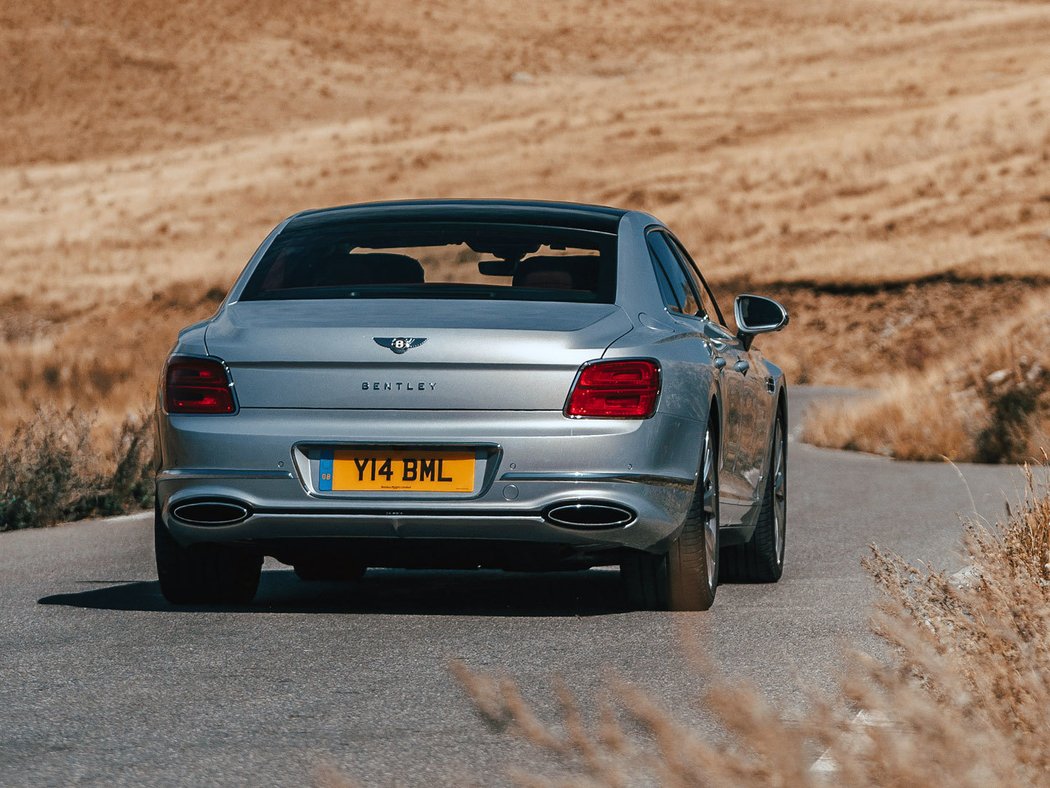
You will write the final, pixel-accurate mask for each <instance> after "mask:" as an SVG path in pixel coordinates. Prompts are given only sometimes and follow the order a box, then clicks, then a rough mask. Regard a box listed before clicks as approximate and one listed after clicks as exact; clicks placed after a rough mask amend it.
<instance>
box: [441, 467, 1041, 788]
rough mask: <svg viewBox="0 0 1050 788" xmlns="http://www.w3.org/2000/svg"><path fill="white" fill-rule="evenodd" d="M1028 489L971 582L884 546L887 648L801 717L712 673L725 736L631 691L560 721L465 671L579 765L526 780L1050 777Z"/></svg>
mask: <svg viewBox="0 0 1050 788" xmlns="http://www.w3.org/2000/svg"><path fill="white" fill-rule="evenodd" d="M1029 482H1030V484H1029V496H1028V497H1027V498H1026V500H1025V501H1024V502H1023V504H1022V505H1021V506H1020V507H1019V508H1018V509H1017V510H1016V511H1014V512H1013V513H1012V514H1011V515H1010V516H1009V517H1008V519H1007V521H1006V522H1004V523H1002V524H1000V525H997V526H995V527H993V528H985V527H984V526H981V525H979V524H972V525H971V526H970V527H969V529H968V532H967V536H966V542H965V543H966V551H967V554H968V556H969V559H970V561H971V562H972V569H971V570H970V572H969V573H968V574H969V577H968V579H967V580H966V581H965V582H960V581H958V580H957V579H955V578H953V577H952V576H949V575H948V574H947V573H945V572H942V571H938V570H935V569H932V568H930V567H927V566H920V567H916V566H912V565H910V564H908V563H906V562H905V561H903V560H902V559H900V558H898V557H895V556H892V555H886V554H883V553H881V552H879V551H878V550H877V549H873V552H872V556H871V558H870V559H869V560H868V561H867V562H866V563H867V567H868V569H869V571H870V572H871V575H872V576H873V578H874V579H875V582H876V583H877V584H878V586H879V587H880V588H881V589H882V592H883V593H882V601H881V603H880V604H879V607H878V612H877V614H876V616H875V618H874V623H873V628H874V631H875V632H876V633H877V634H878V635H879V636H881V638H882V639H883V640H884V641H885V643H886V644H887V645H888V649H887V650H886V652H885V653H884V654H883V655H882V656H877V657H876V656H871V655H863V654H861V655H857V657H856V659H855V660H854V667H853V669H852V670H851V672H850V673H849V674H848V675H847V676H845V677H844V678H843V679H842V682H841V693H840V695H839V696H838V697H836V698H833V699H830V700H823V701H822V700H815V701H814V702H813V703H812V704H811V708H810V710H809V711H807V712H806V713H805V714H804V715H803V716H802V718H801V719H796V720H789V719H786V718H784V717H783V716H782V715H781V714H779V713H778V712H777V710H775V709H774V708H772V707H770V706H769V704H767V703H766V702H765V701H763V700H762V699H761V697H760V695H759V694H758V692H757V690H754V689H741V688H740V685H739V683H737V682H732V683H730V682H729V681H728V680H726V679H720V678H718V677H717V676H710V675H709V676H707V678H708V679H709V680H708V681H707V682H705V684H707V686H708V687H709V688H708V689H707V690H705V692H704V693H703V697H702V698H701V700H702V702H703V704H704V706H705V707H706V708H708V709H710V710H711V711H712V713H714V714H715V715H716V716H717V718H718V719H719V720H720V722H721V724H722V728H723V731H722V733H723V734H724V735H723V736H721V737H713V736H712V732H711V731H699V730H694V729H691V728H690V727H688V726H686V725H683V724H682V723H680V722H678V721H677V720H676V719H675V718H674V717H673V716H672V715H671V714H669V713H668V712H667V711H665V710H664V709H662V708H660V707H659V706H658V705H657V704H656V703H654V702H653V701H652V700H650V699H649V698H648V697H647V696H646V695H645V694H644V693H643V692H641V691H640V690H638V689H636V688H634V687H631V686H629V685H625V684H617V685H616V687H615V688H614V689H615V695H616V702H615V704H614V705H611V706H605V707H602V708H601V709H600V711H599V712H598V714H597V716H596V717H595V716H594V715H591V714H588V713H585V712H584V710H583V707H582V705H581V704H580V702H579V701H578V700H577V699H576V698H574V697H572V695H571V694H570V693H569V692H568V691H567V690H565V689H564V688H562V689H560V690H559V693H558V695H559V700H560V702H561V709H562V714H561V718H560V719H559V720H557V721H556V722H548V721H545V720H541V719H539V718H537V716H536V715H535V714H534V713H533V711H532V710H531V709H530V708H529V706H528V704H526V702H525V701H524V700H523V699H522V697H521V695H520V693H519V692H518V689H517V686H516V684H515V683H514V682H513V680H511V679H509V678H505V677H503V678H501V677H494V676H489V675H480V674H476V673H474V672H472V671H470V670H469V669H468V668H467V667H466V666H464V665H463V664H461V663H457V664H455V665H454V666H453V671H454V673H455V674H456V675H457V677H458V678H459V679H460V681H461V682H462V683H463V685H464V687H465V688H466V690H467V692H468V693H469V694H470V696H471V697H472V698H473V700H474V702H475V704H476V706H477V708H478V711H479V712H480V713H481V715H482V717H483V718H484V719H485V720H486V721H488V722H489V723H490V724H491V725H494V726H495V727H496V728H498V729H500V730H509V731H511V732H512V733H513V734H515V735H518V736H521V737H524V738H525V739H527V740H528V741H530V742H531V743H533V744H534V745H536V746H537V747H538V748H540V749H541V750H543V751H545V752H547V753H549V754H553V755H556V756H558V757H559V758H560V759H561V760H562V762H563V763H564V764H565V772H564V774H563V776H562V777H560V778H556V779H552V778H549V777H542V778H541V777H539V776H537V775H535V774H533V773H532V772H530V771H528V770H521V771H518V772H515V773H514V774H513V776H514V777H515V778H516V779H517V781H518V782H519V783H521V784H523V785H578V786H593V785H612V786H626V785H652V784H657V785H668V786H691V785H712V786H721V785H725V786H788V785H790V786H822V785H827V784H828V783H827V782H826V776H825V775H823V774H818V773H816V772H814V771H812V770H811V768H810V766H811V764H812V763H813V762H814V759H815V756H816V755H817V754H819V753H821V752H822V751H825V750H826V751H827V755H828V757H829V758H830V759H831V760H832V761H833V762H834V764H835V765H836V767H837V770H836V774H835V776H834V779H833V783H834V784H839V785H851V786H886V785H894V786H920V785H953V786H973V787H974V788H978V787H980V788H984V787H985V786H988V785H996V786H1035V785H1045V783H1046V774H1047V773H1048V770H1050V492H1048V490H1047V488H1046V486H1045V484H1044V483H1042V482H1040V483H1039V484H1038V485H1037V484H1036V483H1035V481H1034V480H1033V479H1032V477H1031V476H1030V477H1029ZM859 712H862V714H859V716H858V713H859ZM858 719H859V720H867V721H868V723H869V724H858V722H857V720H858ZM719 738H721V740H722V741H721V742H720V743H715V742H717V741H718V739H719Z"/></svg>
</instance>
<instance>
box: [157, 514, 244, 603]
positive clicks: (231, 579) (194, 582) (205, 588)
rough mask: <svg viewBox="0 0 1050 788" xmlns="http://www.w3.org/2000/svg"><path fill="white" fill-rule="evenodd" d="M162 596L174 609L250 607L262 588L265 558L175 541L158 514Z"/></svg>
mask: <svg viewBox="0 0 1050 788" xmlns="http://www.w3.org/2000/svg"><path fill="white" fill-rule="evenodd" d="M153 535H154V545H155V548H156V554H157V578H158V579H159V580H160V592H161V593H162V594H163V595H164V598H165V599H167V600H168V601H169V602H171V603H172V604H173V605H192V604H247V603H248V602H251V601H252V598H253V597H254V596H255V592H256V591H257V590H258V588H259V576H260V573H261V571H262V556H261V555H255V554H252V553H249V552H247V551H245V550H242V549H237V548H235V547H230V546H227V545H191V546H190V547H182V546H181V545H180V544H179V543H178V542H176V541H175V539H174V537H172V535H171V533H169V531H168V528H167V526H165V525H164V522H163V521H162V520H161V517H160V512H159V511H157V512H156V514H155V517H154V525H153Z"/></svg>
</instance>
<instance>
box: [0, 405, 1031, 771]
mask: <svg viewBox="0 0 1050 788" xmlns="http://www.w3.org/2000/svg"><path fill="white" fill-rule="evenodd" d="M829 394H834V392H830V391H828V390H823V391H817V390H804V389H797V390H796V391H795V392H794V394H793V400H792V414H791V422H792V424H793V425H797V424H798V423H799V418H798V417H799V413H800V412H801V410H802V408H804V407H805V406H806V405H807V404H808V403H809V402H810V401H812V399H813V398H814V397H817V396H828V395H829ZM789 473H790V489H789V518H790V519H789V535H788V558H787V570H786V572H785V575H784V579H783V580H782V581H781V582H780V583H779V584H776V585H754V586H743V585H726V586H722V587H721V588H720V589H719V591H718V599H717V601H716V603H715V607H714V608H713V609H712V610H711V611H710V612H708V613H678V614H667V613H639V612H624V611H623V610H622V609H621V608H620V607H618V593H617V585H616V584H617V580H618V578H617V574H616V573H615V572H613V571H591V572H579V573H568V574H553V575H528V574H503V573H498V572H445V573H441V572H416V573H410V572H394V571H375V570H373V571H371V572H369V574H368V576H367V577H366V579H365V580H364V581H363V582H362V583H361V584H360V585H359V586H356V587H349V588H347V587H341V586H338V585H308V584H303V583H300V582H299V581H297V579H296V578H295V576H294V575H293V574H292V573H291V572H290V571H288V570H285V569H282V568H280V567H279V565H276V564H274V565H272V566H271V565H270V564H269V563H268V564H267V568H266V571H264V574H263V581H262V585H261V587H260V592H259V596H258V597H257V600H256V602H255V604H254V605H252V606H251V607H246V608H229V609H217V608H207V609H203V608H196V609H175V608H171V607H169V606H168V605H167V604H166V603H165V602H164V600H163V599H162V598H161V596H160V592H159V590H158V588H157V584H156V582H155V581H154V578H155V570H154V567H153V563H152V561H153V557H152V544H151V539H152V535H151V524H150V522H149V518H148V517H147V516H146V515H139V516H133V517H129V518H122V519H118V520H109V521H98V522H90V523H77V524H73V525H67V526H61V527H56V528H49V529H45V530H37V531H26V532H14V533H5V534H0V784H2V785H12V786H14V785H17V786H23V785H26V786H28V785H70V784H104V785H212V784H214V785H253V786H254V785H301V784H303V783H304V782H309V781H310V780H311V779H312V777H313V775H314V774H315V773H316V770H317V769H318V767H320V766H322V765H334V766H336V767H338V768H339V769H341V770H342V771H343V772H345V773H346V774H347V775H349V776H351V777H352V778H354V779H356V780H357V781H359V782H361V783H363V784H366V785H373V784H379V785H387V784H407V785H433V784H492V783H498V782H501V781H503V780H504V779H505V775H506V771H507V768H508V767H513V766H517V767H522V766H524V767H526V768H528V767H529V766H530V765H536V764H537V763H539V764H540V768H544V769H545V768H548V767H549V764H544V763H543V762H542V761H541V760H540V759H538V756H537V754H536V751H535V750H533V749H532V748H530V747H529V746H528V745H526V744H524V743H522V742H519V741H517V740H515V739H514V738H512V737H510V736H508V735H506V734H498V733H495V732H493V731H491V730H489V728H487V727H486V725H485V724H483V723H482V722H481V721H480V720H479V719H478V718H477V716H476V715H475V713H474V711H473V708H472V706H471V703H470V702H469V700H468V699H467V698H466V696H465V695H464V693H463V691H462V690H461V689H460V688H459V687H458V685H457V684H456V682H455V681H454V679H453V678H452V677H451V675H450V674H449V672H448V669H447V665H448V662H449V660H451V659H453V658H460V659H463V660H464V661H465V662H466V663H467V664H468V665H469V666H471V667H473V668H476V669H479V670H488V671H501V672H504V673H506V674H509V675H510V676H513V677H515V678H517V679H518V680H519V682H520V683H521V685H522V687H523V690H524V693H525V695H526V697H527V698H529V699H530V700H532V701H534V702H535V703H536V704H537V706H538V708H539V710H540V711H541V712H542V713H544V714H547V715H549V716H550V717H553V716H554V708H555V703H554V699H553V692H552V685H553V678H554V676H555V675H560V676H562V677H564V679H565V680H566V681H567V683H568V684H569V686H570V687H571V688H572V689H573V690H575V691H576V692H577V693H578V694H579V695H580V697H581V698H582V699H583V700H584V705H585V706H586V705H593V704H594V702H595V701H596V700H597V699H598V698H601V697H605V696H607V695H608V693H609V684H608V675H609V672H610V670H611V671H612V672H614V673H616V674H617V675H619V676H620V677H622V678H626V679H628V680H630V681H632V682H634V683H636V684H638V685H640V686H641V687H644V688H645V689H647V690H648V691H649V692H650V694H651V695H652V696H653V697H655V698H656V699H657V700H659V701H660V702H661V703H663V704H665V705H667V706H668V707H670V708H672V709H675V710H676V713H677V714H678V715H679V716H680V717H681V718H683V719H686V720H690V721H692V722H694V723H695V724H696V725H697V726H698V727H699V728H701V729H704V730H706V729H712V723H711V720H710V719H709V717H708V716H707V715H706V714H705V712H704V710H703V708H702V706H700V705H699V704H698V703H697V698H698V696H699V693H700V691H701V688H702V683H703V679H702V678H700V677H698V676H697V675H696V674H695V673H694V672H693V671H692V670H691V669H690V667H689V665H688V660H687V658H686V657H685V656H684V654H685V653H686V651H687V649H685V648H683V645H687V646H689V647H692V646H695V645H697V644H699V645H700V646H701V647H702V649H703V650H705V651H706V652H707V653H708V654H710V655H711V656H712V657H714V659H715V660H716V661H717V662H718V663H719V664H720V665H721V666H722V669H723V670H724V671H725V673H727V674H728V675H730V676H732V677H739V678H740V679H741V680H748V681H751V682H753V683H754V684H756V685H757V686H758V687H760V688H761V690H762V691H763V692H764V693H765V694H766V695H767V696H768V697H769V698H771V699H772V700H774V701H775V702H777V703H779V704H780V705H781V707H782V708H784V709H785V710H786V711H787V712H788V713H792V711H793V710H797V709H798V708H800V706H801V704H803V703H804V698H805V693H806V691H807V690H809V689H813V688H816V689H818V690H819V689H830V688H831V687H832V686H833V685H834V675H835V673H836V671H837V670H839V669H840V668H841V666H842V664H843V662H844V659H845V653H846V651H845V649H846V647H847V646H850V645H859V646H861V647H873V646H874V645H875V643H874V641H873V639H872V638H871V636H870V635H869V634H867V626H866V624H867V617H868V614H869V610H870V603H871V601H872V600H873V598H874V592H873V589H872V587H871V585H870V583H869V582H868V580H867V579H866V577H865V575H864V572H863V570H862V569H861V567H860V560H861V558H862V557H863V556H864V555H865V554H866V552H867V545H868V544H869V543H871V542H876V543H878V544H879V545H880V546H882V547H884V548H887V549H891V550H894V551H896V552H898V553H901V554H902V555H904V556H906V557H908V558H910V559H915V560H918V559H925V560H930V561H933V562H934V563H935V564H937V565H939V566H943V567H948V568H958V567H961V566H962V559H961V557H960V555H959V552H958V551H959V544H960V540H959V536H960V533H961V531H962V525H961V517H965V516H973V514H974V512H975V511H976V512H977V513H978V514H980V515H981V516H984V517H987V518H990V519H995V518H997V517H999V516H1000V515H1001V513H1002V512H1003V502H1004V500H1011V501H1013V500H1016V499H1017V497H1018V496H1019V494H1020V491H1021V489H1022V487H1023V480H1022V479H1021V476H1020V473H1019V472H1018V471H1017V470H1016V469H1010V468H1002V467H984V466H963V467H961V468H959V469H958V470H956V469H955V468H953V467H952V466H949V465H946V464H945V465H937V464H915V463H898V462H892V461H889V460H886V459H882V458H878V457H871V456H863V455H856V454H850V453H843V452H833V451H827V450H821V449H815V448H813V447H810V446H805V445H801V444H799V443H797V442H794V443H793V444H792V445H791V448H790V451H789ZM960 474H961V476H960Z"/></svg>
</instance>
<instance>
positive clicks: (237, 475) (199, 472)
mask: <svg viewBox="0 0 1050 788" xmlns="http://www.w3.org/2000/svg"><path fill="white" fill-rule="evenodd" d="M294 478H295V474H293V473H292V472H291V471H261V470H258V471H241V470H231V469H229V468H172V469H171V470H167V471H161V472H160V473H158V474H157V481H158V482H164V481H182V480H185V479H294Z"/></svg>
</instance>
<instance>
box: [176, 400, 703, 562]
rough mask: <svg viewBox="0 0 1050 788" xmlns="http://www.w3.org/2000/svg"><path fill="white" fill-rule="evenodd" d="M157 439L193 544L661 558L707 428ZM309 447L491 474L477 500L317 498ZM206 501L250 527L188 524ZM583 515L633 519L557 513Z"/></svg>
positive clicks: (359, 421) (345, 414)
mask: <svg viewBox="0 0 1050 788" xmlns="http://www.w3.org/2000/svg"><path fill="white" fill-rule="evenodd" d="M159 427H160V456H161V468H160V470H159V472H158V475H157V494H158V502H159V505H160V512H161V517H162V520H163V521H164V523H165V524H166V525H167V527H168V529H169V530H170V531H171V533H172V535H173V536H174V537H175V539H176V540H177V541H179V542H180V543H182V544H191V543H195V542H257V543H260V544H262V543H268V542H272V541H274V540H278V541H281V542H286V541H289V540H312V539H316V540H327V539H332V538H338V539H344V538H351V539H352V538H357V539H362V540H384V541H386V540H398V539H409V540H416V539H418V540H429V539H439V540H484V541H508V542H529V543H537V544H540V543H543V544H561V545H567V546H573V547H575V548H580V549H583V550H586V549H588V548H591V547H595V548H616V547H629V548H634V549H641V550H659V549H661V547H662V546H663V545H664V544H665V543H666V541H667V540H668V539H669V538H670V537H672V536H673V535H674V534H675V533H676V532H677V529H678V528H679V526H680V524H681V522H682V520H683V518H684V516H685V512H686V510H687V508H688V506H689V503H690V501H691V497H692V486H693V483H694V479H695V472H696V468H697V464H698V459H699V447H700V445H701V443H700V442H701V439H702V430H701V428H700V426H699V425H698V424H697V423H695V422H692V421H689V420H685V419H681V418H677V417H673V416H667V415H663V414H657V415H656V416H654V417H653V418H651V419H646V420H608V419H566V418H565V417H564V416H562V415H561V414H560V413H551V412H508V413H502V412H488V411H473V412H451V413H450V412H434V411H425V412H420V411H332V410H286V409H242V410H241V411H240V412H239V413H238V414H237V415H235V416H218V417H215V416H163V415H162V416H161V420H160V425H159ZM304 443H313V444H316V443H323V444H327V445H332V446H355V445H365V444H367V445H394V444H396V445H405V444H406V443H411V444H412V445H417V446H420V447H428V446H448V445H450V444H454V445H457V446H485V447H488V449H487V451H486V455H485V456H486V457H487V459H486V463H487V465H486V467H485V469H484V473H483V474H482V475H481V477H480V478H483V481H482V482H481V483H480V484H479V486H478V489H476V490H475V491H474V492H473V493H470V494H466V495H435V494H433V493H431V494H425V493H424V494H421V493H409V494H398V493H378V494H377V493H357V494H350V493H320V492H318V490H317V489H316V485H314V484H313V483H312V481H311V479H309V478H305V477H304V474H305V473H309V470H308V468H309V466H308V465H305V466H304V464H303V462H302V461H301V456H298V455H297V451H298V449H297V447H299V446H301V445H302V444H304ZM304 468H305V469H306V470H304ZM196 501H201V502H209V501H217V502H223V501H225V502H234V503H236V504H237V505H238V506H240V507H243V510H244V516H243V517H241V518H240V519H238V520H237V521H235V522H229V523H225V524H221V525H204V524H200V523H194V522H188V521H187V520H186V519H183V518H180V516H179V514H178V512H179V511H180V507H182V506H185V505H186V504H187V503H191V502H196ZM580 502H586V503H592V504H602V505H610V506H615V507H618V508H619V509H621V510H625V511H627V512H629V514H630V517H629V518H627V522H626V523H618V524H616V525H613V526H601V525H599V526H597V527H593V526H592V527H584V526H580V525H574V526H566V525H564V524H561V523H559V522H556V520H559V519H560V518H558V517H557V516H554V517H552V514H551V510H552V508H554V507H558V506H560V505H572V504H576V503H580ZM183 511H185V510H183Z"/></svg>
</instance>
